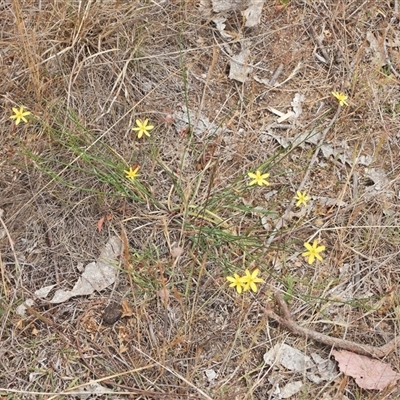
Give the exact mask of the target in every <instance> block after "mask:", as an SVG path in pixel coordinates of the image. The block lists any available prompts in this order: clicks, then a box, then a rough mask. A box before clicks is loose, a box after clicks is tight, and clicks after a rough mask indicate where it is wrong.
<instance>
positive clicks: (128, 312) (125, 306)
mask: <svg viewBox="0 0 400 400" xmlns="http://www.w3.org/2000/svg"><path fill="white" fill-rule="evenodd" d="M121 306H122V315H121V318H124V317H132V315H133V310H132V307H131V306H130V305H129V302H128V300H127V299H123V300H122V303H121Z"/></svg>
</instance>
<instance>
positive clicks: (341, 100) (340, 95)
mask: <svg viewBox="0 0 400 400" xmlns="http://www.w3.org/2000/svg"><path fill="white" fill-rule="evenodd" d="M332 94H333V95H334V96H335V97H336V98H337V99H338V100H339V104H340V105H341V106H348V104H347V102H346V100H347V96H346V95H345V94H344V93H341V92H332Z"/></svg>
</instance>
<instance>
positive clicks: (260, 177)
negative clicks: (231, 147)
mask: <svg viewBox="0 0 400 400" xmlns="http://www.w3.org/2000/svg"><path fill="white" fill-rule="evenodd" d="M247 175H248V176H249V177H250V178H252V179H253V180H252V181H251V182H250V183H249V186H252V185H255V184H256V183H257V185H258V186H262V185H266V186H268V185H269V182H268V181H267V180H266V179H267V178H269V174H261V172H260V171H257V172H256V173H255V174H253V173H252V172H249V173H248V174H247Z"/></svg>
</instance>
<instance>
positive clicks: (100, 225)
mask: <svg viewBox="0 0 400 400" xmlns="http://www.w3.org/2000/svg"><path fill="white" fill-rule="evenodd" d="M111 218H112V215H104V216H103V217H101V218H100V219H99V220H98V221H97V230H98V232H101V231H102V230H103V224H104V221H109V220H110V219H111Z"/></svg>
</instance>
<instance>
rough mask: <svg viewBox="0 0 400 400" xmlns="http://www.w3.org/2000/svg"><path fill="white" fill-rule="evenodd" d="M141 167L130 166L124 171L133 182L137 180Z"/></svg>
mask: <svg viewBox="0 0 400 400" xmlns="http://www.w3.org/2000/svg"><path fill="white" fill-rule="evenodd" d="M139 168H140V167H139V166H138V165H137V166H134V168H132V167H129V170H127V171H124V172H125V174H126V177H127V178H128V179H129V180H131V181H132V182H133V181H134V180H135V178H137V177H138V176H139V173H138V171H139Z"/></svg>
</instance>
